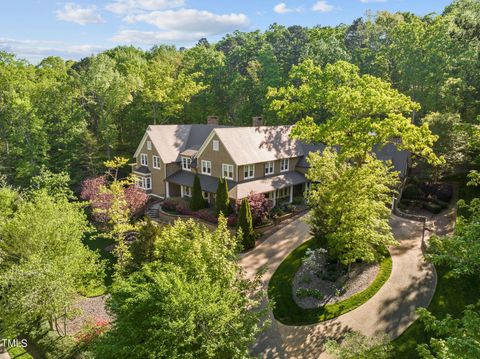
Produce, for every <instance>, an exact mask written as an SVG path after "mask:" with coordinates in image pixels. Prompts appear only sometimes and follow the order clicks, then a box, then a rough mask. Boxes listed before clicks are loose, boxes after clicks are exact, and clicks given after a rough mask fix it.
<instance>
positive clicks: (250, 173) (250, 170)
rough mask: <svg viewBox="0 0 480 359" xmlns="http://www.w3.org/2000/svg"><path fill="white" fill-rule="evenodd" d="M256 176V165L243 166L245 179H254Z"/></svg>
mask: <svg viewBox="0 0 480 359" xmlns="http://www.w3.org/2000/svg"><path fill="white" fill-rule="evenodd" d="M254 176H255V165H245V166H243V179H249V178H253V177H254Z"/></svg>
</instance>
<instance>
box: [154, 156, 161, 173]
mask: <svg viewBox="0 0 480 359" xmlns="http://www.w3.org/2000/svg"><path fill="white" fill-rule="evenodd" d="M155 159H156V161H155ZM155 162H156V163H155ZM152 165H153V168H155V169H157V170H159V169H161V168H162V167H161V165H160V157H158V156H155V155H153V156H152Z"/></svg>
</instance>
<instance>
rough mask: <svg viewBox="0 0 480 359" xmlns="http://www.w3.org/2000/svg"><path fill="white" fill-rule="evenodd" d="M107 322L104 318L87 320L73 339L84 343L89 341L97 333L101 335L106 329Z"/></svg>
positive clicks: (95, 336)
mask: <svg viewBox="0 0 480 359" xmlns="http://www.w3.org/2000/svg"><path fill="white" fill-rule="evenodd" d="M108 326H109V323H108V321H107V320H105V319H97V320H92V321H88V322H87V323H85V325H84V326H83V327H82V329H81V330H80V332H78V333H77V334H76V335H75V339H77V340H78V341H79V342H81V343H84V344H89V343H91V342H92V341H93V340H94V339H95V338H97V337H98V336H99V335H102V334H103V333H105V332H106V330H107V329H108Z"/></svg>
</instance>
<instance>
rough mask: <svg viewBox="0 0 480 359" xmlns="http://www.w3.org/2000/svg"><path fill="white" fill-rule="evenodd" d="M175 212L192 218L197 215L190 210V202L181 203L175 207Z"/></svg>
mask: <svg viewBox="0 0 480 359" xmlns="http://www.w3.org/2000/svg"><path fill="white" fill-rule="evenodd" d="M175 210H176V211H177V212H178V213H180V214H182V215H184V216H191V215H192V214H194V213H195V212H194V211H192V210H191V209H190V206H189V204H188V202H179V203H178V204H177V206H176V207H175Z"/></svg>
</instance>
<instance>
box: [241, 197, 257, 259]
mask: <svg viewBox="0 0 480 359" xmlns="http://www.w3.org/2000/svg"><path fill="white" fill-rule="evenodd" d="M237 226H238V228H239V229H241V230H242V245H243V248H244V249H245V250H247V249H252V248H254V247H255V237H256V235H255V231H254V230H253V223H252V212H251V211H250V204H249V202H248V199H247V198H244V199H243V200H242V206H241V207H240V213H239V215H238V224H237Z"/></svg>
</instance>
